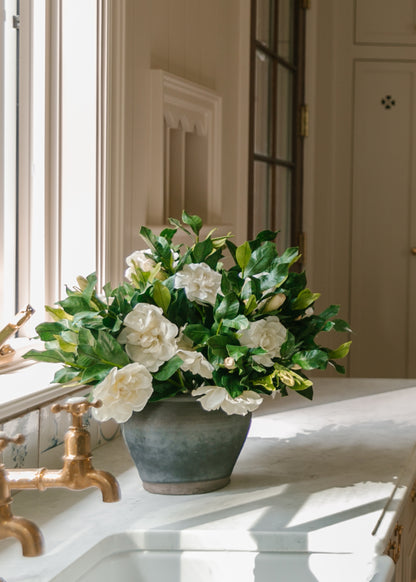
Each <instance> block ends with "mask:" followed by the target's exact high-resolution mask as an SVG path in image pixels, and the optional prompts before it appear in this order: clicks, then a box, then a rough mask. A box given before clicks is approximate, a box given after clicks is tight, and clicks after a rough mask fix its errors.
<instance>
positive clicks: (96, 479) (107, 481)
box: [87, 469, 120, 503]
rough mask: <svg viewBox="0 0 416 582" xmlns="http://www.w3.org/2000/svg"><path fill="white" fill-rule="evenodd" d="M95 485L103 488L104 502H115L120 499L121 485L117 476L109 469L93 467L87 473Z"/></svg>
mask: <svg viewBox="0 0 416 582" xmlns="http://www.w3.org/2000/svg"><path fill="white" fill-rule="evenodd" d="M87 479H88V480H89V481H90V482H91V485H92V486H93V487H98V489H100V490H101V494H102V496H103V501H104V503H113V502H115V501H119V500H120V487H119V484H118V482H117V480H116V479H115V477H114V476H113V475H112V474H111V473H108V472H107V471H97V470H95V469H93V470H92V471H90V472H89V473H88V475H87Z"/></svg>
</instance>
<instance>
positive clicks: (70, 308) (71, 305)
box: [59, 295, 96, 315]
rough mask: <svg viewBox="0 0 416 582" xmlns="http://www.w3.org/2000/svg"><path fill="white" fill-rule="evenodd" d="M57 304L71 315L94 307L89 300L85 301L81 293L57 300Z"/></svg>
mask: <svg viewBox="0 0 416 582" xmlns="http://www.w3.org/2000/svg"><path fill="white" fill-rule="evenodd" d="M59 305H60V306H61V307H62V308H63V309H64V310H65V311H66V312H68V313H70V314H71V315H75V314H76V313H79V312H81V311H92V310H94V308H91V305H90V304H89V302H88V301H86V300H85V299H84V298H83V297H82V296H81V295H71V296H70V297H66V299H63V300H62V301H59ZM95 311H96V309H95Z"/></svg>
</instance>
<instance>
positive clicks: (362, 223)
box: [351, 61, 416, 377]
mask: <svg viewBox="0 0 416 582" xmlns="http://www.w3.org/2000/svg"><path fill="white" fill-rule="evenodd" d="M415 75H416V63H399V62H374V61H360V62H357V63H356V65H355V96H354V153H353V208H352V225H353V228H352V269H351V324H352V327H353V329H354V331H355V332H356V334H355V336H354V349H353V351H352V354H351V373H352V375H353V376H374V377H383V376H384V377H403V375H404V371H405V370H407V371H408V370H409V361H408V349H409V332H408V330H410V332H411V330H412V328H413V327H414V325H412V322H411V321H409V316H410V311H409V295H413V293H412V291H411V289H410V288H409V277H410V271H409V270H410V268H411V267H412V266H413V263H412V262H411V261H412V259H413V260H415V259H416V257H413V256H412V255H411V253H410V229H411V216H410V213H411V209H412V207H411V198H412V190H413V191H414V175H413V168H414V167H415V148H414V146H415V143H414V142H415V138H414V135H415V134H414V130H413V127H412V119H415V114H416V110H415V109H416V107H415V99H414V83H415Z"/></svg>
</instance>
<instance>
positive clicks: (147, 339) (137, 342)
mask: <svg viewBox="0 0 416 582" xmlns="http://www.w3.org/2000/svg"><path fill="white" fill-rule="evenodd" d="M124 326H125V327H124V328H123V330H122V331H121V333H120V335H119V336H118V341H119V342H120V343H121V344H126V352H127V355H128V356H129V358H130V359H131V360H133V362H139V364H143V366H145V367H146V368H147V369H148V370H149V372H157V370H158V369H159V367H160V366H161V365H162V364H163V363H164V362H167V361H168V360H170V359H171V358H172V356H174V355H175V353H176V342H175V337H176V335H177V333H178V328H177V327H176V325H175V324H174V323H171V322H170V321H169V320H168V319H166V317H164V315H163V311H162V309H161V308H160V307H156V306H155V305H150V304H149V303H138V304H137V305H136V306H135V307H134V309H133V310H132V311H130V313H128V314H127V315H126V317H125V319H124Z"/></svg>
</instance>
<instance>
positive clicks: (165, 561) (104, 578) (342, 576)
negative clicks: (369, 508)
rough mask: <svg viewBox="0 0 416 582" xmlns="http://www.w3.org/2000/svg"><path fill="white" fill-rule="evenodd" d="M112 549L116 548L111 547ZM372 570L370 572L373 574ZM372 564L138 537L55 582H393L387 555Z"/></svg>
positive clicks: (99, 550)
mask: <svg viewBox="0 0 416 582" xmlns="http://www.w3.org/2000/svg"><path fill="white" fill-rule="evenodd" d="M111 548H112V549H111ZM371 570H372V573H371V572H370V571H371ZM375 570H376V571H377V574H375V575H374V564H373V567H372V568H369V564H368V563H367V564H366V563H363V562H362V561H360V560H357V558H356V557H354V556H352V555H351V554H309V553H307V552H286V553H285V552H261V553H259V552H253V551H218V550H203V551H199V550H182V551H180V550H157V549H147V550H142V549H140V548H139V547H137V541H135V540H134V536H133V537H131V536H129V535H123V534H120V535H115V536H110V537H109V538H105V539H103V540H102V542H100V543H98V544H97V545H96V546H94V547H93V548H92V549H91V550H89V551H88V552H86V553H85V554H84V555H83V556H81V557H80V558H79V559H78V560H76V561H75V562H73V564H71V565H70V566H69V567H67V568H65V570H63V571H62V572H61V573H60V574H59V575H58V576H55V577H54V578H53V580H52V581H51V582H114V580H120V581H122V582H225V581H226V580H238V581H239V582H288V581H289V580H291V581H292V580H293V581H294V580H296V582H334V580H337V582H390V581H391V580H392V573H393V568H392V562H391V560H390V559H389V558H387V556H381V557H379V558H377V567H376V568H375Z"/></svg>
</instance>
